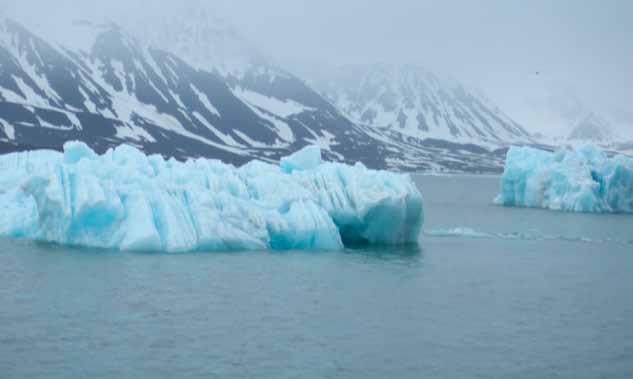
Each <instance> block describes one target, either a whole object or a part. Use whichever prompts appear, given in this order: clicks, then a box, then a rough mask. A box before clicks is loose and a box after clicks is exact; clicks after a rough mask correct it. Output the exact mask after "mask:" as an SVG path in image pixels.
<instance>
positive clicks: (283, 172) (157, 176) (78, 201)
mask: <svg viewBox="0 0 633 379" xmlns="http://www.w3.org/2000/svg"><path fill="white" fill-rule="evenodd" d="M423 219H424V217H423V208H422V197H421V195H420V192H419V190H418V189H417V187H416V186H415V184H414V183H413V181H412V180H411V178H410V177H409V176H408V175H402V174H396V173H390V172H385V171H374V170H369V169H367V168H365V167H364V166H363V165H362V164H356V165H355V166H348V165H344V164H339V163H327V162H322V161H321V151H320V150H319V149H318V148H317V147H314V146H310V147H307V148H305V149H304V150H302V151H299V152H297V153H295V154H294V155H291V156H289V157H287V158H284V159H283V160H282V162H281V164H280V166H275V165H271V164H266V163H263V162H259V161H252V162H250V163H248V164H246V165H244V166H242V167H239V168H235V167H233V166H231V165H226V164H224V163H222V162H220V161H216V160H207V159H196V160H189V161H187V162H179V161H176V160H164V159H163V158H162V157H160V156H156V155H153V156H146V155H145V154H143V153H142V152H141V151H139V150H137V149H135V148H133V147H130V146H126V145H122V146H119V147H118V148H116V149H114V150H109V151H108V152H106V153H105V154H103V155H97V154H96V153H94V152H93V151H92V150H91V149H90V148H89V147H88V146H86V145H85V144H83V143H81V142H69V143H67V144H66V145H64V152H63V153H58V152H54V151H32V152H24V153H14V154H8V155H4V156H0V237H11V238H26V239H33V240H40V241H50V242H54V243H59V244H67V245H76V246H86V247H102V248H113V249H120V250H132V251H166V252H186V251H220V250H253V249H274V250H285V249H310V250H320V249H323V250H336V249H341V248H342V247H343V245H344V243H345V244H356V243H358V244H365V243H369V244H405V243H416V242H417V239H418V236H419V234H420V230H421V227H422V223H423Z"/></svg>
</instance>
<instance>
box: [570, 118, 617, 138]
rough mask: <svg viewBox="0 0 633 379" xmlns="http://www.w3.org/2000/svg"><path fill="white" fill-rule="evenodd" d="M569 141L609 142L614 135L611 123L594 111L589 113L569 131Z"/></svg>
mask: <svg viewBox="0 0 633 379" xmlns="http://www.w3.org/2000/svg"><path fill="white" fill-rule="evenodd" d="M568 140H569V141H572V142H581V143H587V142H590V143H597V144H611V143H613V142H614V141H615V136H614V132H613V129H612V128H611V124H610V123H609V122H608V121H607V120H605V119H604V118H602V117H600V116H598V115H597V114H595V113H591V114H589V115H588V116H587V117H585V118H584V119H583V120H582V121H580V122H579V123H578V124H577V125H576V127H574V129H573V130H572V131H571V133H570V134H569V137H568Z"/></svg>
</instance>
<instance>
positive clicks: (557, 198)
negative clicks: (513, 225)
mask: <svg viewBox="0 0 633 379" xmlns="http://www.w3.org/2000/svg"><path fill="white" fill-rule="evenodd" d="M495 202H496V203H497V204H500V205H504V206H517V207H538V208H548V209H553V210H561V211H569V212H594V213H631V212H633V158H630V157H626V156H623V155H616V156H614V157H609V156H608V155H607V154H606V153H605V152H604V151H602V150H600V149H598V148H596V147H593V146H584V147H581V148H578V149H575V150H572V149H567V148H563V149H560V150H558V151H556V152H553V153H551V152H547V151H542V150H537V149H533V148H529V147H512V148H510V150H509V151H508V154H507V158H506V164H505V170H504V173H503V176H502V178H501V193H500V194H499V196H498V197H497V198H496V200H495Z"/></svg>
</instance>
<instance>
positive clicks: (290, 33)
mask: <svg viewBox="0 0 633 379" xmlns="http://www.w3.org/2000/svg"><path fill="white" fill-rule="evenodd" d="M5 3H6V4H7V8H8V10H9V12H10V13H12V14H14V15H16V17H18V18H20V19H22V20H24V19H30V20H31V22H33V21H35V22H48V23H51V22H53V23H54V22H63V21H64V20H65V19H67V18H68V17H79V15H82V16H83V15H85V16H86V17H89V18H94V17H105V18H115V19H116V18H121V17H130V18H133V19H139V20H143V19H145V20H144V21H143V22H151V20H152V18H153V17H154V16H155V15H156V14H162V15H169V14H170V13H171V12H174V11H175V10H176V11H177V10H178V9H180V8H182V7H183V5H182V3H187V2H186V1H169V0H164V1H158V0H152V1H150V0H109V1H108V2H107V3H106V2H105V1H100V2H96V1H86V0H57V1H49V0H46V1H43V0H39V1H37V0H8V1H7V0H5ZM201 3H204V4H205V6H206V7H207V8H208V10H209V11H210V13H212V14H215V15H217V16H218V17H220V18H223V19H225V20H227V21H228V22H230V23H232V24H233V25H235V26H236V27H237V28H238V29H239V30H240V31H241V32H242V33H243V34H244V35H245V36H246V37H248V38H249V39H250V40H252V41H253V42H254V43H255V44H256V45H258V46H259V47H260V48H261V49H262V50H263V51H265V52H266V53H268V54H269V55H271V56H273V57H276V58H277V59H278V60H279V61H281V62H284V61H288V62H296V61H317V62H327V63H363V62H372V63H374V62H380V63H416V64H421V65H423V66H426V67H429V68H432V69H436V70H440V71H443V72H445V73H449V74H452V75H453V76H455V77H457V78H458V79H461V80H463V81H465V82H467V83H470V84H473V85H476V86H478V87H480V88H481V89H483V90H484V92H486V93H487V94H488V95H489V96H490V97H491V98H492V99H493V100H495V101H496V102H497V103H499V104H500V105H501V107H502V108H503V109H505V110H506V111H507V112H508V113H510V115H511V116H515V117H516V118H519V121H522V122H524V123H526V122H528V123H529V122H531V120H529V116H530V115H529V112H531V110H530V109H529V108H526V107H525V104H526V97H529V96H538V95H539V93H541V92H543V88H545V87H547V86H550V85H551V83H552V82H556V83H562V84H561V86H564V87H566V88H567V89H568V90H569V91H570V92H572V93H576V94H578V96H580V97H581V98H582V99H583V100H584V101H585V102H587V103H590V104H596V105H595V106H596V107H597V108H600V109H606V108H609V109H614V108H620V109H621V110H623V111H625V112H629V113H633V73H631V68H632V67H633V22H631V18H632V17H633V1H627V0H602V1H597V0H596V1H593V0H586V1H585V0H579V1H576V0H530V1H527V0H462V1H457V0H443V1H430V0H389V1H387V0H385V1H381V0H374V1H370V0H267V1H245V0H210V1H203V2H201ZM69 15H71V16H69ZM36 20H38V21H36ZM537 71H538V72H539V73H540V75H536V72H537ZM632 121H633V120H632Z"/></svg>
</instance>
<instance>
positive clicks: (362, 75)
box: [306, 65, 532, 146]
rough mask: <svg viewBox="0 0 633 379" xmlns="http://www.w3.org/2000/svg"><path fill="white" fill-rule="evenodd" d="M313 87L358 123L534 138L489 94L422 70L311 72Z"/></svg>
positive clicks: (489, 138)
mask: <svg viewBox="0 0 633 379" xmlns="http://www.w3.org/2000/svg"><path fill="white" fill-rule="evenodd" d="M306 75H307V76H308V77H309V78H310V83H311V84H312V85H313V86H314V87H315V88H316V89H317V90H318V91H319V92H321V93H322V94H323V95H324V96H326V97H327V98H328V99H329V100H330V101H332V103H333V104H336V105H337V106H338V108H339V109H341V110H342V111H343V113H344V114H345V115H347V116H348V117H350V118H351V119H352V121H355V122H357V123H360V124H364V125H369V126H372V127H375V128H381V129H384V128H387V129H390V130H393V131H397V132H398V133H401V134H403V135H406V136H410V137H415V138H421V139H424V138H435V139H443V140H448V141H454V142H461V143H475V144H481V145H486V146H489V145H493V146H498V145H504V144H509V143H531V142H532V138H531V136H530V134H529V133H528V132H527V131H526V130H525V129H523V128H522V127H521V126H520V125H519V124H517V123H516V122H514V121H513V120H512V119H511V118H510V117H508V116H507V115H505V114H504V113H503V112H502V111H501V110H500V109H499V108H498V107H496V106H495V105H494V104H493V103H492V102H491V101H490V100H488V99H487V98H486V97H485V96H483V95H481V94H479V93H477V92H475V91H471V90H469V89H467V88H466V87H465V86H464V85H462V84H461V83H459V82H457V81H455V80H453V79H449V78H441V77H440V76H438V75H436V74H434V73H432V72H430V71H428V70H425V69H423V68H420V67H416V66H394V65H349V66H343V67H337V68H331V67H328V68H326V69H320V70H318V71H317V70H311V71H309V72H307V73H306Z"/></svg>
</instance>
